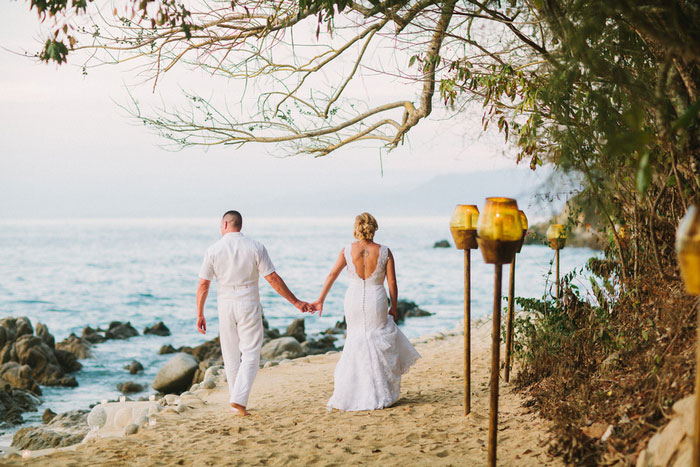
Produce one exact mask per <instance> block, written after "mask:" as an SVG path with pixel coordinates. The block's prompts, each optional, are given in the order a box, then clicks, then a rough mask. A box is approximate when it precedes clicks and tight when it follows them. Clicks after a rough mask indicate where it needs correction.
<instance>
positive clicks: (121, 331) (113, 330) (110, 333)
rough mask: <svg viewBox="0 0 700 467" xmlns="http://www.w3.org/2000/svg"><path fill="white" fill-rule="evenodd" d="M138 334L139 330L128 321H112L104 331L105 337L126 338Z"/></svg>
mask: <svg viewBox="0 0 700 467" xmlns="http://www.w3.org/2000/svg"><path fill="white" fill-rule="evenodd" d="M138 335H139V332H138V331H137V330H136V329H135V328H134V327H133V326H132V325H131V323H130V322H128V321H127V322H126V323H122V322H120V321H112V322H111V323H109V328H107V331H105V339H128V338H130V337H135V336H138Z"/></svg>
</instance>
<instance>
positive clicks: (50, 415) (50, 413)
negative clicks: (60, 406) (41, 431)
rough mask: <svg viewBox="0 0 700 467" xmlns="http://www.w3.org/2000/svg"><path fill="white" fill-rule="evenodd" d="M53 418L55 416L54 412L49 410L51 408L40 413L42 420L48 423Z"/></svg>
mask: <svg viewBox="0 0 700 467" xmlns="http://www.w3.org/2000/svg"><path fill="white" fill-rule="evenodd" d="M54 418H56V412H54V411H53V410H51V409H46V410H44V413H43V414H42V415H41V420H42V421H43V422H44V423H49V422H51V420H53V419H54Z"/></svg>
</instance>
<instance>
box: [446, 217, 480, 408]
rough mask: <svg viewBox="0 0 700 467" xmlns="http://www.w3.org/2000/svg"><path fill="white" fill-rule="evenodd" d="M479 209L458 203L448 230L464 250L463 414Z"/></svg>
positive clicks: (466, 399) (468, 377)
mask: <svg viewBox="0 0 700 467" xmlns="http://www.w3.org/2000/svg"><path fill="white" fill-rule="evenodd" d="M478 220H479V209H478V208H477V207H476V206H474V205H472V204H458V205H457V207H456V208H455V210H454V213H453V214H452V219H451V220H450V231H451V232H452V238H454V241H455V246H456V247H457V249H458V250H464V415H467V414H469V412H470V411H471V297H470V294H471V250H473V249H474V248H477V247H478V245H477V243H476V224H477V222H478Z"/></svg>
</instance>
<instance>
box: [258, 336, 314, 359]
mask: <svg viewBox="0 0 700 467" xmlns="http://www.w3.org/2000/svg"><path fill="white" fill-rule="evenodd" d="M260 355H261V356H262V358H264V359H265V360H274V359H280V358H299V357H303V356H304V351H303V350H302V348H301V344H299V341H297V340H296V339H295V338H294V337H280V338H279V339H274V340H271V341H270V342H268V343H267V344H265V345H264V346H263V348H262V350H261V352H260Z"/></svg>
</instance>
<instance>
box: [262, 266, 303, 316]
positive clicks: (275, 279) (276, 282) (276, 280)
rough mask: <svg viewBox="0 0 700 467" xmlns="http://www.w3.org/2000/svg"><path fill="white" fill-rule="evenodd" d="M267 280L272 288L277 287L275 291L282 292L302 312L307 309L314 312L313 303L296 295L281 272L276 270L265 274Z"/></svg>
mask: <svg viewBox="0 0 700 467" xmlns="http://www.w3.org/2000/svg"><path fill="white" fill-rule="evenodd" d="M265 280H266V281H267V282H269V283H270V285H271V286H272V288H273V289H275V292H277V293H278V294H280V296H281V297H282V298H285V299H287V301H288V302H289V303H291V304H292V305H294V306H295V307H296V308H298V309H299V310H301V312H302V313H304V312H307V311H310V312H312V313H313V308H312V307H311V305H309V304H308V303H306V302H302V301H301V300H299V299H298V298H297V297H296V295H294V294H293V293H292V291H291V290H289V287H287V284H285V282H284V280H282V278H281V277H280V275H279V274H277V273H276V272H273V273H271V274H268V275H267V276H265Z"/></svg>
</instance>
